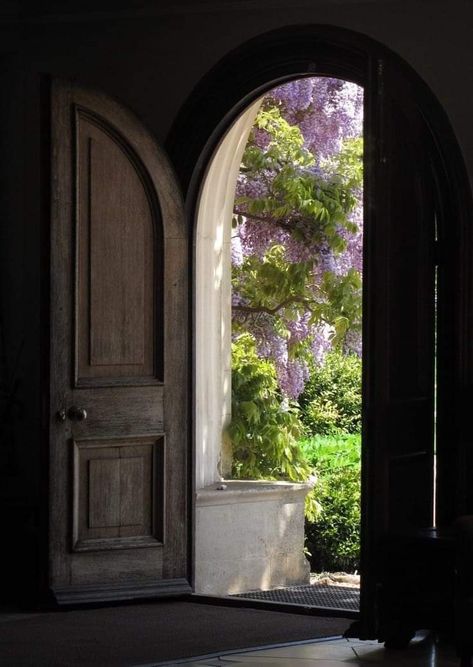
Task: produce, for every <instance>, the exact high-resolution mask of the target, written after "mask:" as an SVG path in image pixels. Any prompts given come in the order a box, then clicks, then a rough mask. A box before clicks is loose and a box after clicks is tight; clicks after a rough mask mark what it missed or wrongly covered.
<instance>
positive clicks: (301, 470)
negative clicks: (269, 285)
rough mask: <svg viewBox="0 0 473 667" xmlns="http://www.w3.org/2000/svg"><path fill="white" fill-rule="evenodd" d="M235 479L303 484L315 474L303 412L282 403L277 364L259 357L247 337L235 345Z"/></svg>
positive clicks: (231, 431)
mask: <svg viewBox="0 0 473 667" xmlns="http://www.w3.org/2000/svg"><path fill="white" fill-rule="evenodd" d="M228 432H229V435H230V439H231V443H232V454H233V471H232V473H233V477H234V478H238V479H261V478H266V479H288V480H292V481H296V482H299V481H303V480H305V479H307V478H308V477H309V475H310V473H311V470H310V468H309V466H308V465H307V463H306V459H305V456H304V455H303V453H302V450H301V448H300V445H299V440H300V438H301V436H302V434H303V426H302V423H301V421H300V419H299V409H298V407H297V405H295V404H294V403H293V402H290V401H288V400H287V399H283V397H282V395H281V392H280V390H279V388H278V383H277V379H276V369H275V366H274V362H272V361H271V360H269V359H262V358H261V357H259V356H258V354H257V351H256V346H255V341H254V338H253V336H252V335H251V334H249V333H246V334H242V335H241V336H239V337H237V338H236V339H235V341H234V342H233V344H232V421H231V423H230V426H229V428H228Z"/></svg>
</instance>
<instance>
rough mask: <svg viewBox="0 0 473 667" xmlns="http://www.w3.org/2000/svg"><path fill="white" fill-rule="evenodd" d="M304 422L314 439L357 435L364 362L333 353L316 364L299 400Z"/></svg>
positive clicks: (356, 357) (339, 353)
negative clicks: (317, 436)
mask: <svg viewBox="0 0 473 667" xmlns="http://www.w3.org/2000/svg"><path fill="white" fill-rule="evenodd" d="M299 405H300V407H301V419H302V422H303V423H304V425H305V426H306V429H307V432H308V433H309V434H312V435H329V434H334V433H343V432H347V433H358V432H359V431H360V428H361V359H360V357H358V355H356V354H343V353H342V352H341V351H339V350H332V351H331V352H329V353H328V354H327V356H326V357H325V361H324V363H323V364H314V366H313V368H311V371H310V379H309V381H308V382H307V384H306V386H305V389H304V392H303V394H301V396H300V397H299Z"/></svg>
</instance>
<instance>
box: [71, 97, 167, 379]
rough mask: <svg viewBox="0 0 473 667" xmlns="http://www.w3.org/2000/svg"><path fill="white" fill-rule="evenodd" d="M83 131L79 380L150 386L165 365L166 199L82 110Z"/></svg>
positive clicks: (123, 147)
mask: <svg viewBox="0 0 473 667" xmlns="http://www.w3.org/2000/svg"><path fill="white" fill-rule="evenodd" d="M75 133H76V146H77V152H76V169H77V184H78V185H77V188H78V191H77V196H76V207H77V210H76V216H75V219H76V224H77V230H76V238H77V263H76V277H75V283H76V299H77V308H76V355H77V359H76V364H75V366H76V384H77V386H87V385H89V386H91V385H93V386H104V385H105V386H107V385H117V384H123V383H124V382H127V383H132V384H150V383H153V382H157V381H159V380H160V379H162V377H163V369H162V350H161V348H162V327H163V322H162V320H163V317H162V308H161V300H160V297H161V291H160V288H161V289H162V245H163V241H162V235H161V233H160V231H161V220H160V211H159V204H158V201H157V199H156V195H155V194H153V190H152V188H151V187H150V185H149V178H148V177H147V175H146V172H145V170H144V168H143V166H142V164H141V162H140V160H139V158H138V157H137V156H136V155H134V153H133V151H132V150H131V148H130V146H129V145H128V144H127V143H126V141H125V140H124V138H122V137H121V136H120V135H119V133H117V132H116V131H115V130H114V129H113V127H111V126H110V124H107V123H106V121H105V120H104V119H101V118H100V117H97V116H94V115H91V114H90V113H87V112H86V111H85V110H84V109H81V108H80V107H79V108H77V111H76V116H75Z"/></svg>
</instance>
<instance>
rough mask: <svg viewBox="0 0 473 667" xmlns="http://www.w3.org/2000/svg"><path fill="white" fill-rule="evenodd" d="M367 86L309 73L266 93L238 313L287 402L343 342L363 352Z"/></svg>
mask: <svg viewBox="0 0 473 667" xmlns="http://www.w3.org/2000/svg"><path fill="white" fill-rule="evenodd" d="M362 113H363V89H362V88H360V87H359V86H357V85H356V84H353V83H350V82H347V81H343V80H341V79H334V78H327V77H310V78H304V79H298V80H295V81H292V82H290V83H286V84H284V85H282V86H279V87H277V88H274V89H273V90H272V91H270V93H269V94H268V95H266V96H265V98H264V100H263V103H262V106H261V110H260V112H259V113H258V116H257V119H256V122H255V125H254V127H253V129H252V132H251V134H250V138H249V141H248V144H247V147H246V149H245V153H244V156H243V161H242V165H241V169H240V174H239V178H238V183H237V189H236V197H235V205H234V219H233V233H232V317H233V333H234V337H235V338H237V337H238V336H239V335H241V334H242V333H250V334H251V335H252V336H253V338H254V340H255V342H256V348H257V351H258V354H259V355H260V356H261V357H264V358H267V359H271V360H272V361H273V362H274V364H275V367H276V372H277V378H278V384H279V387H280V389H281V391H282V393H283V394H284V395H285V396H286V397H287V398H288V399H295V398H297V397H298V396H299V395H300V394H301V392H302V391H303V388H304V385H305V382H306V381H307V379H308V375H309V368H310V364H311V363H313V361H314V360H315V361H316V362H321V361H322V360H323V358H324V356H325V354H326V352H327V351H328V350H329V349H330V348H331V347H332V346H334V345H338V346H341V347H342V348H343V349H344V350H346V351H353V352H356V353H357V354H361V273H362V232H363V229H362V223H363V210H362V185H363V173H362V150H363V149H362Z"/></svg>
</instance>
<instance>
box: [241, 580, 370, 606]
mask: <svg viewBox="0 0 473 667" xmlns="http://www.w3.org/2000/svg"><path fill="white" fill-rule="evenodd" d="M231 597H237V598H245V599H248V600H265V601H266V602H284V603H285V604H300V605H304V606H305V607H321V608H322V609H337V610H338V611H359V610H360V589H359V588H355V587H354V586H333V585H331V586H330V585H327V584H307V585H305V586H287V587H285V588H275V589H273V590H271V591H250V592H249V593H238V594H237V595H232V596H231Z"/></svg>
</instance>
